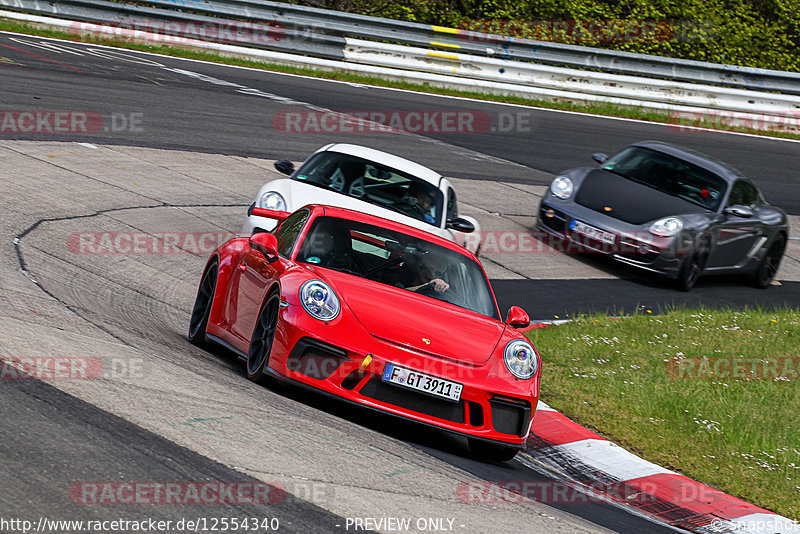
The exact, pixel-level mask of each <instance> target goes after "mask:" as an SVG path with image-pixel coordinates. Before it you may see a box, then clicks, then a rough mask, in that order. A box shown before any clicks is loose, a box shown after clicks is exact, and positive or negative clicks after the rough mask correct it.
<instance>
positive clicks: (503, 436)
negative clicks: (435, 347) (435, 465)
mask: <svg viewBox="0 0 800 534" xmlns="http://www.w3.org/2000/svg"><path fill="white" fill-rule="evenodd" d="M299 308H300V306H296V305H289V306H287V307H285V308H283V309H282V310H281V314H282V319H281V323H282V324H283V325H285V328H280V329H279V331H278V334H277V336H276V339H275V343H274V346H273V349H272V354H271V356H270V360H269V372H270V373H271V374H272V375H273V376H276V377H277V378H280V379H284V380H289V381H291V382H297V383H300V384H301V385H303V386H307V387H311V388H314V389H316V390H320V391H322V392H323V393H326V394H329V395H333V396H335V397H338V398H341V399H343V400H345V401H349V402H353V403H356V404H359V405H361V406H365V407H367V408H371V409H374V410H378V411H381V412H385V413H389V414H391V415H395V416H399V417H402V418H404V419H410V420H413V421H416V422H420V423H424V424H426V425H430V426H434V427H437V428H439V429H442V430H446V431H449V432H453V433H457V434H460V435H463V436H466V437H470V438H477V439H481V440H486V441H491V442H495V443H498V444H502V445H505V446H509V447H515V448H523V447H524V445H525V440H526V438H527V436H528V433H529V432H530V427H531V423H532V420H533V414H534V411H535V408H536V404H537V401H538V380H539V378H538V375H537V376H535V377H534V378H531V379H529V380H516V379H515V378H514V377H513V376H512V375H511V374H510V373H509V372H508V371H507V370H506V369H505V367H504V364H503V363H502V358H496V357H492V358H490V359H489V360H488V361H487V362H485V363H483V364H480V365H472V364H466V363H460V362H454V361H450V360H445V359H443V358H440V357H436V356H433V355H429V354H425V353H422V352H418V351H416V350H413V349H410V348H407V347H404V346H401V345H397V344H394V343H391V342H389V341H386V340H383V339H379V338H376V337H374V336H372V335H369V334H367V333H366V332H363V335H358V334H354V332H353V331H352V330H350V331H349V333H348V335H346V336H337V335H336V334H335V331H334V330H333V329H323V330H324V331H325V332H326V334H328V335H326V336H324V338H323V336H320V335H319V324H318V321H315V320H314V319H312V318H310V317H308V315H307V314H306V313H305V312H304V311H303V310H302V309H299ZM315 323H316V324H315ZM498 359H499V360H500V361H499V362H498V361H497V360H498ZM387 363H393V364H395V365H399V366H402V367H406V368H409V369H413V370H416V371H419V372H421V373H425V374H428V375H432V376H434V377H438V378H443V379H445V380H450V381H454V382H458V383H460V384H463V390H462V393H461V397H460V399H459V401H458V402H454V401H451V400H446V399H442V398H439V397H435V396H432V395H430V394H426V393H421V392H418V391H414V390H410V389H407V388H404V387H401V386H398V385H395V384H391V383H388V382H385V381H383V380H382V375H383V371H384V368H385V366H386V364H387ZM505 375H507V376H505Z"/></svg>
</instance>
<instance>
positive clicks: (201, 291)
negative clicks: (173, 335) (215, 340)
mask: <svg viewBox="0 0 800 534" xmlns="http://www.w3.org/2000/svg"><path fill="white" fill-rule="evenodd" d="M218 277H219V264H218V263H217V262H216V261H214V262H213V263H212V264H211V265H209V266H208V268H207V269H206V271H205V273H203V279H202V281H201V282H200V287H199V288H198V289H197V297H196V298H195V299H194V308H192V317H191V319H189V342H190V343H192V344H194V345H197V346H203V345H204V344H205V342H206V328H207V327H208V317H209V315H211V307H212V306H213V304H214V292H215V291H216V290H217V278H218Z"/></svg>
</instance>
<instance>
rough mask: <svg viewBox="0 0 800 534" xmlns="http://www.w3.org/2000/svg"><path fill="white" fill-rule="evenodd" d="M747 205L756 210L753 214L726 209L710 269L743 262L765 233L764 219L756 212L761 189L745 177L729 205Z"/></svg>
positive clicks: (711, 257)
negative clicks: (740, 213) (741, 213)
mask: <svg viewBox="0 0 800 534" xmlns="http://www.w3.org/2000/svg"><path fill="white" fill-rule="evenodd" d="M732 206H744V207H747V208H750V209H751V210H753V216H752V217H742V216H739V215H736V214H732V213H725V211H724V210H723V213H722V219H721V221H720V223H719V225H718V226H717V227H716V229H715V230H714V233H715V242H716V246H715V247H714V249H713V251H712V253H711V256H710V257H709V259H708V263H707V264H706V267H707V268H709V269H724V268H729V267H734V266H737V265H739V264H741V263H743V262H744V261H745V260H746V259H747V257H748V254H749V253H750V252H751V250H752V249H753V247H754V246H755V245H757V244H758V242H759V238H760V237H761V235H762V233H763V228H762V224H761V221H760V220H759V218H758V217H756V215H755V210H756V208H757V206H758V191H757V190H756V188H755V186H753V185H752V184H751V183H749V182H747V181H745V180H738V181H737V182H735V183H734V184H733V187H732V188H731V192H730V195H728V201H727V202H726V205H725V207H726V208H730V207H732Z"/></svg>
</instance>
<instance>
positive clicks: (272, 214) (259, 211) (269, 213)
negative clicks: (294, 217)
mask: <svg viewBox="0 0 800 534" xmlns="http://www.w3.org/2000/svg"><path fill="white" fill-rule="evenodd" d="M291 214H292V213H291V212H289V211H278V210H268V209H266V208H257V207H256V203H255V202H253V203H252V204H250V207H249V208H248V209H247V216H248V217H249V216H251V215H255V216H256V217H266V218H267V219H275V220H276V221H278V222H280V221H282V220H284V219H285V218H286V217H288V216H289V215H291Z"/></svg>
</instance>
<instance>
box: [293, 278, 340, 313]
mask: <svg viewBox="0 0 800 534" xmlns="http://www.w3.org/2000/svg"><path fill="white" fill-rule="evenodd" d="M300 302H301V303H302V304H303V309H305V310H306V311H307V312H308V314H309V315H311V317H313V318H315V319H319V320H320V321H330V320H332V319H335V318H336V316H337V315H339V310H340V308H341V306H340V305H339V297H337V296H336V293H334V291H333V289H332V288H331V286H329V285H328V284H326V283H325V282H323V281H322V280H309V281H308V282H306V283H304V284H303V285H302V286H300Z"/></svg>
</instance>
